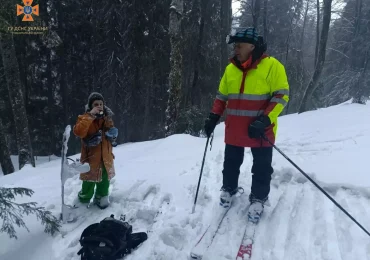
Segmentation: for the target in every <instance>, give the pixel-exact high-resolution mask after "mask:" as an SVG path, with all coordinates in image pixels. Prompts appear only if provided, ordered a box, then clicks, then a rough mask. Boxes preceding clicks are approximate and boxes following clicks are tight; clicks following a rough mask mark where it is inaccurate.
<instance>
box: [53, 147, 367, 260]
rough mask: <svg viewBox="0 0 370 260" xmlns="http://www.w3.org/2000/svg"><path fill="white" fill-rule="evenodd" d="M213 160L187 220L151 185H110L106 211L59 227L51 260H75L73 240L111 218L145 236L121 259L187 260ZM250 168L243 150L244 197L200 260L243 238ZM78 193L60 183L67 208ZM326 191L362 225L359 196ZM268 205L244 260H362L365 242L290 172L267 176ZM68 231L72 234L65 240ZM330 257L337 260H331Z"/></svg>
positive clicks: (220, 258)
mask: <svg viewBox="0 0 370 260" xmlns="http://www.w3.org/2000/svg"><path fill="white" fill-rule="evenodd" d="M213 155H215V156H214V157H211V156H210V157H209V158H208V160H206V163H205V166H204V172H203V176H202V183H201V187H200V189H199V194H198V201H197V207H196V213H195V214H191V213H190V205H189V209H183V208H182V209H178V208H177V207H176V205H175V204H174V203H172V202H173V196H172V195H171V194H169V193H162V192H161V186H160V185H159V184H157V185H151V184H149V183H147V181H145V180H137V181H136V182H134V183H133V184H132V185H131V186H130V187H129V188H128V189H126V190H122V189H120V188H119V187H117V185H116V183H115V180H114V179H113V181H112V184H111V187H110V189H111V192H112V197H111V198H112V199H111V205H110V208H109V211H104V210H100V209H98V208H97V207H96V206H93V205H92V206H91V207H90V208H89V209H87V208H83V209H81V213H83V214H86V217H88V221H86V219H87V218H83V220H82V221H80V222H79V221H77V222H76V223H73V224H67V225H65V226H64V227H63V228H65V230H67V231H65V233H64V237H62V236H61V235H59V236H57V237H56V238H55V242H54V246H55V247H58V250H54V251H55V252H57V251H59V252H63V255H58V256H56V259H63V260H67V259H71V260H77V259H79V256H78V255H77V252H78V250H79V249H80V245H79V238H80V237H79V235H80V234H81V232H82V230H83V229H84V228H86V227H87V226H88V225H89V224H92V223H95V222H98V221H100V220H102V219H103V218H104V217H108V215H107V214H114V215H115V217H116V218H119V217H120V216H121V215H125V217H126V220H127V221H128V222H129V223H130V224H132V225H133V232H140V231H144V232H148V240H147V241H146V242H144V243H143V244H142V245H141V246H140V247H139V248H138V249H136V250H135V251H133V252H132V254H131V255H129V256H127V257H126V258H125V259H128V260H135V259H155V260H165V259H179V260H180V259H184V260H188V259H189V251H190V249H191V247H192V246H193V244H194V243H195V241H197V239H198V238H199V236H200V235H201V233H202V232H203V231H204V228H205V227H206V225H207V223H208V222H209V221H210V220H211V218H212V208H213V207H215V206H217V205H218V202H219V201H218V198H219V193H220V191H219V189H220V187H221V183H222V163H223V150H219V151H218V152H214V153H213ZM250 167H251V154H250V152H249V151H248V149H246V152H245V161H244V163H243V165H242V167H241V174H240V178H239V180H240V186H242V187H243V188H244V190H245V192H244V194H242V195H239V196H238V197H236V199H235V200H234V203H233V207H232V208H231V209H230V211H229V212H228V214H227V216H226V217H225V219H224V221H223V223H222V225H221V227H220V230H219V234H218V235H217V236H216V237H215V240H214V242H213V244H212V245H211V247H210V248H209V250H208V253H207V255H206V256H205V257H204V258H203V259H204V260H210V259H217V260H231V259H235V257H236V253H237V250H238V248H239V243H240V241H241V239H242V237H243V234H244V228H243V225H244V224H243V223H245V218H246V217H247V214H246V207H247V205H248V195H249V192H250V183H251V173H250ZM199 168H200V164H199V163H197V164H196V166H194V167H191V170H189V171H188V170H184V171H183V172H181V173H179V175H180V176H182V175H186V174H189V172H190V173H191V172H192V171H193V174H194V176H197V175H198V174H199V172H198V170H199ZM68 182H69V183H68ZM196 185H197V183H195V184H192V185H191V186H190V187H188V193H187V194H186V195H185V196H187V197H188V198H189V200H193V199H194V194H195V191H196ZM79 188H80V182H79V180H78V177H77V176H76V177H74V178H72V179H69V180H68V181H67V183H66V190H65V192H66V201H67V203H68V202H71V201H72V200H73V198H74V196H76V194H77V192H78V190H79ZM330 191H331V193H330V194H331V195H332V196H334V197H335V199H337V200H338V202H339V203H340V204H341V205H342V206H343V207H344V208H346V209H348V207H351V208H354V209H356V210H355V211H353V212H351V213H352V214H354V215H355V216H356V218H357V219H358V220H359V221H360V223H366V216H368V214H369V211H370V210H369V209H368V207H366V205H368V204H370V203H369V199H368V197H366V196H364V195H363V194H361V192H357V193H356V194H353V192H352V191H351V189H344V188H341V187H336V188H333V187H331V189H330ZM269 201H270V204H271V206H266V207H265V212H264V214H263V216H262V219H261V221H260V223H259V225H258V226H257V229H256V235H255V243H254V246H253V254H252V260H267V259H268V260H280V259H281V260H290V259H291V260H295V259H300V260H311V259H312V260H319V259H320V260H334V259H335V260H338V259H342V260H347V259H348V260H350V259H363V260H369V259H370V257H369V253H370V242H366V241H368V239H367V238H366V235H364V234H361V232H362V231H361V230H359V228H358V227H357V226H355V225H354V224H353V223H352V221H350V220H349V219H348V217H347V216H345V215H344V213H342V212H341V211H339V209H337V208H336V207H335V205H334V204H333V203H332V202H331V201H329V200H328V199H327V198H326V197H325V196H324V194H322V193H321V192H320V191H319V190H318V189H317V188H316V187H314V186H313V185H312V184H311V183H310V182H309V181H308V180H306V179H305V178H304V177H303V176H301V175H300V173H298V172H296V171H294V170H292V169H291V168H281V169H275V172H274V174H273V178H272V182H271V193H270V200H269ZM189 204H190V203H189ZM51 208H53V207H51ZM77 210H80V209H77ZM179 212H181V213H180V215H181V216H180V217H179ZM69 225H71V227H72V228H71V229H70V230H73V232H68V228H69ZM355 238H356V239H355ZM360 238H362V239H360ZM60 247H63V250H61V249H62V248H60ZM333 252H340V253H338V255H336V254H333Z"/></svg>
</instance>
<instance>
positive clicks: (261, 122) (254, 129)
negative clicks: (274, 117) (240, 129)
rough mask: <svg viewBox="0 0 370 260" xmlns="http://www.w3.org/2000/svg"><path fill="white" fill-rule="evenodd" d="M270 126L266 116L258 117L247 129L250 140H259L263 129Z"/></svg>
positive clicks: (263, 131)
mask: <svg viewBox="0 0 370 260" xmlns="http://www.w3.org/2000/svg"><path fill="white" fill-rule="evenodd" d="M269 125H271V120H270V118H269V117H268V116H260V117H259V118H257V119H256V121H254V122H253V123H251V124H250V125H249V127H248V136H249V137H250V138H260V137H261V136H262V135H263V134H264V133H265V128H266V127H268V126H269Z"/></svg>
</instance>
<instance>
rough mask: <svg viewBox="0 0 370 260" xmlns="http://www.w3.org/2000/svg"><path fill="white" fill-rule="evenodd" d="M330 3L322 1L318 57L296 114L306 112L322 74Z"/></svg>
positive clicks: (327, 0)
mask: <svg viewBox="0 0 370 260" xmlns="http://www.w3.org/2000/svg"><path fill="white" fill-rule="evenodd" d="M331 2H332V0H324V16H323V26H322V33H321V39H320V47H319V55H318V60H317V63H316V66H315V72H314V74H313V77H312V79H311V80H310V83H309V84H308V86H307V88H306V90H305V94H304V96H303V100H302V102H301V106H300V108H299V112H298V113H302V112H305V111H308V104H307V103H308V100H309V99H310V98H311V97H312V94H313V93H314V91H315V89H316V88H317V86H318V82H319V79H320V76H321V73H322V69H323V67H324V63H325V56H326V43H327V41H328V34H329V25H330V19H331Z"/></svg>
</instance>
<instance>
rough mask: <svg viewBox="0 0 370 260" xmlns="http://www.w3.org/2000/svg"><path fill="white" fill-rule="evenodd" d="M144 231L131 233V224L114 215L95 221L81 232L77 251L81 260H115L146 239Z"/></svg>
mask: <svg viewBox="0 0 370 260" xmlns="http://www.w3.org/2000/svg"><path fill="white" fill-rule="evenodd" d="M147 238H148V236H147V234H146V233H145V232H139V233H132V226H131V225H130V224H129V223H127V222H124V221H121V220H117V219H115V218H114V215H111V216H110V217H108V218H105V219H103V220H102V221H101V222H100V223H95V224H92V225H90V226H88V227H87V228H85V230H84V231H83V232H82V234H81V238H80V244H81V246H82V248H81V249H80V251H78V253H77V254H78V255H81V260H116V259H120V258H122V257H124V256H125V255H127V254H129V253H131V250H132V249H135V248H136V247H137V246H139V245H140V244H141V243H142V242H144V241H145V240H147Z"/></svg>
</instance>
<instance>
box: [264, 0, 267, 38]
mask: <svg viewBox="0 0 370 260" xmlns="http://www.w3.org/2000/svg"><path fill="white" fill-rule="evenodd" d="M267 36H268V28H267V0H264V1H263V37H264V39H265V41H266V42H267Z"/></svg>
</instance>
